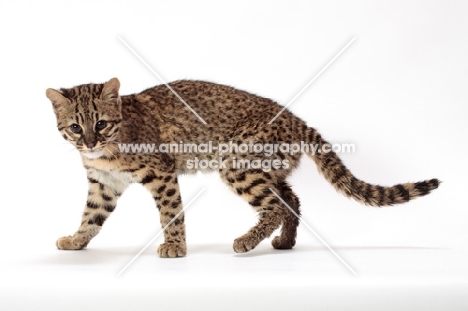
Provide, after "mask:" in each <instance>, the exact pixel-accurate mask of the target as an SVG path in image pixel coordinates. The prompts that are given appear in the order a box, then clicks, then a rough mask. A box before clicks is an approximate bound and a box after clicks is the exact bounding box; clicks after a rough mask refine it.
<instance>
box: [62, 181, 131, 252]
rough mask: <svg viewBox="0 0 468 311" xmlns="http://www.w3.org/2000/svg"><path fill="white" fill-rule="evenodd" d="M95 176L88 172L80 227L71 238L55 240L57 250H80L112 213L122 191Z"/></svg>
mask: <svg viewBox="0 0 468 311" xmlns="http://www.w3.org/2000/svg"><path fill="white" fill-rule="evenodd" d="M95 178H96V176H95V174H89V172H88V185H89V190H88V198H87V200H86V206H85V209H84V212H83V215H82V218H81V225H80V227H79V228H78V230H77V231H76V233H75V234H74V235H72V236H66V237H62V238H60V239H58V240H57V243H56V244H57V248H58V249H63V250H80V249H83V248H85V247H86V246H87V245H88V243H89V241H91V239H92V238H94V237H95V236H96V235H97V234H98V233H99V231H100V230H101V227H102V225H103V223H104V221H105V220H106V219H107V217H109V215H110V214H111V213H112V212H113V211H114V209H115V206H116V204H117V199H118V198H119V196H120V195H121V192H120V191H123V190H122V189H116V188H117V187H111V186H109V185H106V184H104V183H103V181H102V180H99V179H97V178H96V179H95Z"/></svg>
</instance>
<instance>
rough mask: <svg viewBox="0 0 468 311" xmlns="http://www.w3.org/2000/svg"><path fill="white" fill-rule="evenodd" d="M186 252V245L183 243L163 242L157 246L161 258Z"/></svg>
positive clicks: (183, 254)
mask: <svg viewBox="0 0 468 311" xmlns="http://www.w3.org/2000/svg"><path fill="white" fill-rule="evenodd" d="M186 254H187V246H186V245H185V244H184V243H163V244H161V245H159V248H158V255H159V257H162V258H176V257H184V256H185V255H186Z"/></svg>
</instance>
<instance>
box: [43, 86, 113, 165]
mask: <svg viewBox="0 0 468 311" xmlns="http://www.w3.org/2000/svg"><path fill="white" fill-rule="evenodd" d="M119 87H120V82H119V80H118V79H117V78H113V79H111V80H109V81H108V82H107V83H104V84H83V85H79V86H75V87H74V88H71V89H60V91H57V90H54V89H47V91H46V96H47V97H48V98H49V99H50V101H51V102H52V106H53V108H54V112H55V115H56V117H57V127H58V130H59V131H60V133H61V134H62V136H63V138H65V139H66V140H67V141H69V142H70V143H72V144H73V145H74V146H75V147H76V149H78V150H79V151H80V152H81V154H82V155H84V156H86V157H87V158H90V159H96V158H99V157H101V156H102V155H104V153H105V149H106V146H108V145H109V143H112V142H115V141H116V139H117V137H118V133H119V129H120V125H121V121H122V114H121V105H122V102H121V100H120V96H119Z"/></svg>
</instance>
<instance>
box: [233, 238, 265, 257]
mask: <svg viewBox="0 0 468 311" xmlns="http://www.w3.org/2000/svg"><path fill="white" fill-rule="evenodd" d="M259 242H260V241H258V239H256V238H253V237H250V236H241V237H240V238H237V239H235V240H234V244H233V245H232V248H234V251H235V252H236V253H246V252H248V251H250V250H252V249H254V248H255V246H257V245H258V243H259Z"/></svg>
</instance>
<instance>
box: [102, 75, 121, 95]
mask: <svg viewBox="0 0 468 311" xmlns="http://www.w3.org/2000/svg"><path fill="white" fill-rule="evenodd" d="M119 88H120V81H119V79H117V78H112V79H110V80H109V81H107V82H106V83H105V84H104V87H103V88H102V92H101V99H102V100H116V99H118V98H119Z"/></svg>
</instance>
